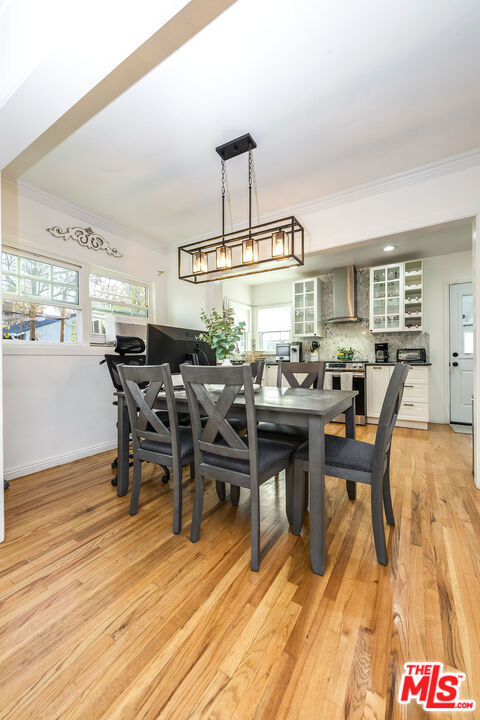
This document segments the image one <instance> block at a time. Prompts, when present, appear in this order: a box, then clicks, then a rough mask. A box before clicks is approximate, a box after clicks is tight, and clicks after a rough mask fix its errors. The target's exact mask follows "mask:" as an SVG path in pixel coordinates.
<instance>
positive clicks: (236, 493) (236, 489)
mask: <svg viewBox="0 0 480 720" xmlns="http://www.w3.org/2000/svg"><path fill="white" fill-rule="evenodd" d="M230 502H231V503H232V505H233V507H238V503H239V502H240V485H230Z"/></svg>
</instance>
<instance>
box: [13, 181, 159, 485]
mask: <svg viewBox="0 0 480 720" xmlns="http://www.w3.org/2000/svg"><path fill="white" fill-rule="evenodd" d="M41 200H43V202H41ZM52 225H60V226H61V227H66V226H70V225H74V226H75V225H79V226H80V227H87V226H88V225H92V226H93V228H94V230H96V231H98V232H99V233H100V234H101V235H103V236H104V237H105V238H106V239H107V240H109V241H110V243H111V245H112V246H113V247H116V248H118V250H119V251H120V252H122V253H123V257H122V258H113V257H110V256H109V255H107V253H106V252H104V251H98V252H95V251H93V250H88V249H87V248H84V247H81V246H80V245H78V244H77V243H76V242H74V241H71V240H68V241H63V240H58V239H55V238H53V237H52V236H51V235H50V234H49V233H47V232H46V228H47V227H51V226H52ZM2 244H3V245H6V244H9V245H11V244H12V245H20V246H23V247H24V248H31V249H34V250H36V251H37V252H43V253H45V254H47V255H51V256H53V257H58V258H64V259H66V260H70V261H71V262H76V263H80V264H89V265H90V264H95V265H97V266H99V267H101V268H103V269H105V270H106V271H109V270H110V271H112V270H113V271H116V272H118V273H123V274H125V275H128V276H133V277H136V278H138V279H140V280H143V281H146V282H148V283H150V284H151V288H152V291H153V294H154V307H153V318H152V320H154V319H155V318H156V317H157V316H160V315H161V314H162V313H163V314H164V313H165V312H166V307H167V303H166V301H165V296H164V281H163V276H162V278H160V277H159V275H158V270H163V269H164V263H165V260H164V255H163V253H162V251H161V249H160V248H158V246H157V245H156V244H155V243H154V242H153V241H150V240H148V239H147V238H142V237H139V236H135V235H134V234H133V233H129V232H128V231H127V230H125V229H123V228H117V227H115V226H113V225H112V224H111V223H109V222H108V221H106V220H104V219H102V218H97V217H94V216H92V215H90V214H89V213H86V212H85V211H82V210H81V209H79V208H74V207H72V206H69V205H67V204H66V203H62V202H61V201H59V200H58V199H56V200H55V199H53V198H51V197H50V196H47V195H43V194H41V193H36V192H32V191H30V190H29V189H28V188H22V187H21V188H20V189H19V193H18V194H17V193H16V192H15V190H14V187H13V186H12V185H11V184H9V183H7V184H5V185H4V186H3V191H2ZM104 352H105V350H102V349H99V348H90V347H89V346H88V345H87V346H78V347H75V346H73V347H59V346H58V345H57V346H52V345H50V344H48V345H40V344H38V345H36V344H34V343H32V344H28V346H27V347H18V346H15V345H14V343H12V342H9V341H5V342H4V343H3V374H4V376H3V390H4V398H3V412H4V434H3V437H4V448H5V452H4V472H5V476H6V477H7V478H9V479H11V478H14V477H18V476H21V475H25V474H27V473H29V472H35V471H36V470H39V469H42V468H46V467H52V466H55V465H59V464H61V463H62V462H68V461H70V460H72V459H75V458H78V457H84V456H88V455H92V454H94V453H95V452H101V451H103V450H106V449H109V448H112V447H114V446H115V440H116V436H115V421H116V415H115V409H114V407H113V406H112V401H113V394H112V393H113V386H112V384H111V380H110V376H109V374H108V370H107V368H106V366H105V365H102V366H101V367H100V366H99V364H98V363H99V361H100V360H101V355H103V353H104ZM105 473H106V478H107V477H109V468H108V467H106V468H105Z"/></svg>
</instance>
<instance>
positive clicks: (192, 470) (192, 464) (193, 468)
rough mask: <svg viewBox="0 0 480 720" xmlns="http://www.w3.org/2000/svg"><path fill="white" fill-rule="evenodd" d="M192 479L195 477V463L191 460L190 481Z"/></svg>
mask: <svg viewBox="0 0 480 720" xmlns="http://www.w3.org/2000/svg"><path fill="white" fill-rule="evenodd" d="M194 477H195V463H194V462H193V460H192V462H191V463H190V480H193V478H194Z"/></svg>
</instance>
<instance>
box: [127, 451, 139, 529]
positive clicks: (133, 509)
mask: <svg viewBox="0 0 480 720" xmlns="http://www.w3.org/2000/svg"><path fill="white" fill-rule="evenodd" d="M141 481H142V463H141V462H140V460H137V458H134V459H133V484H132V496H131V498H130V511H129V512H130V515H136V514H137V511H138V500H139V497H140V483H141Z"/></svg>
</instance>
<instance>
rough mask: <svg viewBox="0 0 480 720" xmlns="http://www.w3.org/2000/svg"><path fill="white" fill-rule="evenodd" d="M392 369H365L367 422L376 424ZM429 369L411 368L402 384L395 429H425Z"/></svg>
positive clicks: (385, 367) (386, 367) (389, 367)
mask: <svg viewBox="0 0 480 720" xmlns="http://www.w3.org/2000/svg"><path fill="white" fill-rule="evenodd" d="M393 368H394V366H393V365H367V421H368V422H369V423H378V418H379V417H380V411H381V409H382V404H383V400H384V397H385V393H386V391H387V387H388V383H389V381H390V377H391V375H392V373H393ZM428 419H429V409H428V366H423V367H419V366H418V365H417V366H413V367H411V368H410V370H409V373H408V375H407V379H406V380H405V386H404V391H403V398H402V404H401V406H400V410H399V413H398V419H397V425H398V426H400V427H413V428H419V429H421V430H426V429H427V428H428Z"/></svg>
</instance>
